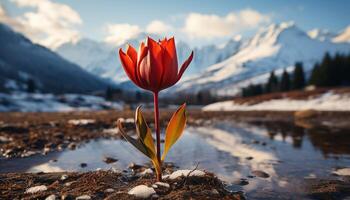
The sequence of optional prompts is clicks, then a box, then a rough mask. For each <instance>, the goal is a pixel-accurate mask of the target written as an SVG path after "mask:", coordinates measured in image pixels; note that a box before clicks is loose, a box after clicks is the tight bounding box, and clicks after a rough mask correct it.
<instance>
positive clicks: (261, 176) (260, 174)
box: [252, 170, 270, 178]
mask: <svg viewBox="0 0 350 200" xmlns="http://www.w3.org/2000/svg"><path fill="white" fill-rule="evenodd" d="M252 174H253V175H254V176H257V177H260V178H269V177H270V175H269V174H268V173H266V172H263V171H260V170H255V171H252Z"/></svg>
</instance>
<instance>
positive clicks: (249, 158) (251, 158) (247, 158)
mask: <svg viewBox="0 0 350 200" xmlns="http://www.w3.org/2000/svg"><path fill="white" fill-rule="evenodd" d="M245 159H246V160H253V157H251V156H249V157H246V158H245Z"/></svg>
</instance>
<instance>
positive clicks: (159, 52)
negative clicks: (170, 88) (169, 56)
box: [140, 37, 164, 90]
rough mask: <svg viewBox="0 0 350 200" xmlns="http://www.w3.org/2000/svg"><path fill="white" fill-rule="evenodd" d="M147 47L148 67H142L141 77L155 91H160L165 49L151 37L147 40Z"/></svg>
mask: <svg viewBox="0 0 350 200" xmlns="http://www.w3.org/2000/svg"><path fill="white" fill-rule="evenodd" d="M147 47H148V54H147V56H146V57H147V62H145V63H147V65H144V64H141V65H140V70H141V76H142V77H143V78H145V79H146V80H147V82H148V83H150V85H151V87H152V88H153V89H154V90H158V89H159V87H160V84H161V79H162V74H163V63H162V56H163V51H164V49H163V48H162V47H161V45H159V44H158V43H157V42H156V41H154V40H153V39H152V38H150V37H148V39H147ZM144 60H145V59H144ZM145 76H146V77H145Z"/></svg>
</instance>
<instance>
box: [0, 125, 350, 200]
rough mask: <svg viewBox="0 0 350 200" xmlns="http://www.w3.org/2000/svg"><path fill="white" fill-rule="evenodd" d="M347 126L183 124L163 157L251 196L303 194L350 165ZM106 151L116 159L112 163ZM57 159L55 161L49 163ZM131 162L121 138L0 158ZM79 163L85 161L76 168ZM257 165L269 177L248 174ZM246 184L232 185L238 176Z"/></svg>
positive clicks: (67, 164) (17, 167)
mask: <svg viewBox="0 0 350 200" xmlns="http://www.w3.org/2000/svg"><path fill="white" fill-rule="evenodd" d="M349 134H350V133H349V131H348V130H339V129H327V128H319V127H318V128H312V127H311V128H310V127H308V128H302V127H300V126H295V125H294V124H290V123H277V122H274V123H254V124H246V123H236V122H228V121H227V122H220V123H216V125H213V126H207V127H187V129H186V132H185V133H184V135H183V137H182V138H181V139H180V141H179V142H178V143H176V144H175V145H174V146H173V148H172V150H171V151H170V152H169V154H168V157H167V161H171V162H174V163H175V164H176V165H177V166H179V167H180V168H186V169H191V168H193V167H194V166H196V165H197V163H199V168H200V169H204V170H208V171H211V172H214V173H215V174H216V175H218V176H219V177H220V178H221V179H223V180H224V181H226V182H227V183H229V184H230V183H231V184H230V185H229V188H230V189H232V190H243V191H244V192H245V193H246V195H247V197H248V198H251V199H255V198H258V199H264V198H265V199H270V198H272V197H274V198H278V197H280V198H285V197H295V198H297V197H298V198H304V196H303V192H302V191H301V190H302V188H303V187H304V186H305V185H306V182H305V181H306V180H309V179H316V178H322V179H328V178H333V179H334V178H335V177H334V175H332V171H333V170H335V169H337V168H342V167H350V135H349ZM105 156H109V157H113V158H117V159H118V161H117V162H115V163H113V164H106V163H105V162H103V158H104V157H105ZM53 159H56V160H57V162H52V160H53ZM130 162H135V163H140V164H143V163H146V162H148V159H147V158H146V157H144V156H143V155H142V154H141V153H139V152H138V151H137V150H135V149H134V148H133V146H131V145H130V144H128V143H126V142H124V141H121V140H94V141H90V142H89V143H85V144H83V145H82V146H81V147H80V148H78V149H76V150H65V151H62V152H54V153H49V154H48V155H46V156H43V155H36V156H32V157H29V158H18V159H10V160H1V162H0V172H15V171H16V172H18V171H20V172H38V171H45V172H53V171H89V170H96V169H97V168H102V169H110V168H112V167H113V168H117V169H125V168H126V167H127V165H128V164H129V163H130ZM80 163H87V167H85V168H81V167H80ZM253 170H261V171H264V172H266V173H268V174H269V175H270V177H269V178H266V179H264V178H258V177H255V178H249V175H251V172H252V171H253ZM242 178H243V179H246V180H247V181H248V182H249V184H248V185H245V186H239V185H237V184H235V183H236V182H237V180H239V179H242Z"/></svg>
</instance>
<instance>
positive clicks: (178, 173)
mask: <svg viewBox="0 0 350 200" xmlns="http://www.w3.org/2000/svg"><path fill="white" fill-rule="evenodd" d="M190 172H191V173H190ZM189 173H190V175H189V176H204V175H205V173H204V172H203V171H201V170H194V171H192V170H190V169H183V170H177V171H175V172H173V173H172V174H171V175H170V176H169V178H170V179H176V178H178V177H181V176H188V174H189Z"/></svg>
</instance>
